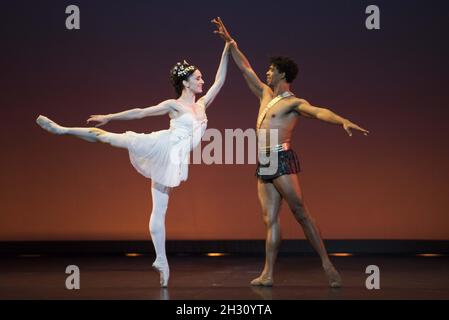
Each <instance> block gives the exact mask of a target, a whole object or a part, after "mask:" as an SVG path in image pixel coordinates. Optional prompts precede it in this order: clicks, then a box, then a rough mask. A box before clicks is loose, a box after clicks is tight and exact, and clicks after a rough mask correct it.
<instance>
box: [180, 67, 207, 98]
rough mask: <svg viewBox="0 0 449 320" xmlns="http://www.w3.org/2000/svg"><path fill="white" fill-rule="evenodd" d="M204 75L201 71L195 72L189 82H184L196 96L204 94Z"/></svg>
mask: <svg viewBox="0 0 449 320" xmlns="http://www.w3.org/2000/svg"><path fill="white" fill-rule="evenodd" d="M203 84H204V80H203V75H202V74H201V72H200V70H198V69H197V70H195V72H194V73H192V74H191V75H190V77H189V78H188V79H187V80H184V86H185V87H186V88H189V89H190V90H192V91H193V93H194V94H200V93H202V92H203Z"/></svg>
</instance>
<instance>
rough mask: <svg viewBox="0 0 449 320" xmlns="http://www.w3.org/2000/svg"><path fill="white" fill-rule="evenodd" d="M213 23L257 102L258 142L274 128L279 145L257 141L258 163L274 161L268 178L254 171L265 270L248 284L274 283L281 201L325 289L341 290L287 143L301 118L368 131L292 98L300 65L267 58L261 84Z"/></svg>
mask: <svg viewBox="0 0 449 320" xmlns="http://www.w3.org/2000/svg"><path fill="white" fill-rule="evenodd" d="M212 22H213V23H214V24H215V25H216V27H217V30H215V31H214V33H216V34H218V35H219V36H220V37H222V38H223V39H224V40H225V41H226V42H229V43H230V44H231V54H232V57H233V59H234V61H235V63H236V64H237V66H238V67H239V68H240V70H241V71H242V72H243V76H244V78H245V80H246V82H247V84H248V86H249V88H250V89H251V91H252V92H253V93H254V94H255V95H256V96H257V97H258V98H259V99H260V107H259V116H258V119H257V130H258V132H259V135H258V136H259V140H260V138H261V137H262V136H260V132H262V129H265V131H267V132H269V131H270V130H273V129H274V130H277V132H278V140H277V141H270V139H269V138H270V137H269V136H267V137H266V139H263V140H264V141H265V143H264V144H262V145H261V143H260V141H259V144H258V146H259V147H258V148H259V150H258V151H259V159H260V158H261V155H263V156H266V155H270V159H271V160H272V159H273V155H274V156H275V157H277V159H276V160H277V170H276V171H275V172H274V173H272V174H271V173H270V174H267V173H266V172H267V171H266V170H265V169H267V168H266V167H267V165H262V164H260V163H259V164H258V167H257V172H256V175H257V177H258V181H257V188H258V195H259V201H260V204H261V206H262V212H263V218H264V222H265V225H266V243H265V267H264V269H263V271H262V273H261V274H260V276H259V277H257V278H256V279H254V280H252V281H251V285H255V286H272V285H273V268H274V264H275V261H276V257H277V253H278V249H279V244H280V240H281V239H280V225H279V207H280V203H281V200H282V199H285V200H286V201H287V203H288V205H289V207H290V209H291V211H292V213H293V215H294V217H295V219H296V220H297V221H298V222H299V223H300V225H301V226H302V228H303V230H304V233H305V235H306V237H307V239H308V240H309V242H310V243H311V245H312V247H313V248H314V249H315V251H317V253H318V254H319V256H320V258H321V263H322V266H323V269H324V271H325V273H326V276H327V278H328V281H329V285H330V286H331V287H332V288H337V287H341V285H342V280H341V277H340V275H339V273H338V272H337V270H336V269H335V267H334V266H333V264H332V262H331V261H330V259H329V256H328V254H327V252H326V248H325V247H324V244H323V240H322V238H321V235H320V231H319V229H318V226H317V225H316V223H315V221H314V220H313V218H312V216H311V215H310V212H309V210H308V209H307V207H306V205H305V203H304V200H303V196H302V192H301V185H300V182H299V178H298V175H297V173H298V172H299V171H300V167H299V162H298V158H297V155H296V153H295V152H294V151H293V150H292V149H291V147H290V140H291V135H292V132H293V129H294V127H295V125H296V123H297V121H298V118H299V117H300V116H305V117H309V118H315V119H319V120H322V121H325V122H329V123H333V124H337V125H341V126H342V127H343V129H345V130H346V132H347V133H348V134H349V136H351V135H352V132H351V129H355V130H358V131H361V132H363V133H364V134H365V135H368V133H369V132H368V131H367V130H365V129H363V128H361V127H359V126H358V125H356V124H354V123H352V122H351V121H349V120H347V119H344V118H342V117H340V116H338V115H337V114H335V113H333V112H332V111H330V110H328V109H325V108H318V107H315V106H312V105H311V104H310V103H308V102H307V101H306V100H304V99H300V98H297V97H295V95H294V94H293V93H292V92H291V91H290V84H291V82H292V81H293V80H294V79H295V77H296V75H297V73H298V67H297V65H296V64H295V62H293V61H292V60H291V59H289V58H286V57H275V58H272V59H271V61H270V67H269V69H268V71H267V73H266V75H267V84H264V83H263V82H262V81H261V80H260V79H259V78H258V77H257V75H256V73H255V72H254V70H253V69H252V68H251V65H250V64H249V62H248V60H247V58H246V57H245V56H244V54H243V53H242V52H241V51H240V50H239V48H238V46H237V43H236V42H235V41H234V40H233V39H232V37H231V35H230V34H229V32H228V31H227V29H226V27H225V26H224V24H223V21H222V20H221V19H220V18H216V19H214V20H212ZM262 138H263V137H262ZM271 160H270V161H271ZM259 161H260V160H259ZM264 170H265V171H264Z"/></svg>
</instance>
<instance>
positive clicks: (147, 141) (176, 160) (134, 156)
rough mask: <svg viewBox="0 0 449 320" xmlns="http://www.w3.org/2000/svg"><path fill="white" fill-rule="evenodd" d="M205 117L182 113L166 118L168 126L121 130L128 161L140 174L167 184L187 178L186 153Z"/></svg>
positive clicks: (195, 141)
mask: <svg viewBox="0 0 449 320" xmlns="http://www.w3.org/2000/svg"><path fill="white" fill-rule="evenodd" d="M206 127H207V118H206V116H205V115H204V118H203V119H200V120H199V119H197V118H196V116H195V115H194V114H193V113H191V112H185V113H183V114H182V115H180V116H179V117H177V118H174V119H171V120H170V128H169V129H167V130H161V131H155V132H152V133H149V134H147V133H135V132H133V131H127V132H126V133H125V135H126V137H127V140H128V143H127V144H128V151H129V158H130V160H131V164H132V165H133V166H134V168H135V169H136V170H137V171H138V172H139V173H140V174H142V175H143V176H145V177H147V178H150V179H152V180H153V181H155V182H157V183H159V184H162V185H164V186H167V187H177V186H179V184H180V183H181V182H182V181H185V180H187V177H188V165H189V160H190V152H191V151H192V150H193V149H194V148H195V147H196V146H197V145H198V144H199V143H200V142H201V138H202V136H203V135H204V133H205V131H206Z"/></svg>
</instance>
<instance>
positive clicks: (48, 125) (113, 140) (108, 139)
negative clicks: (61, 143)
mask: <svg viewBox="0 0 449 320" xmlns="http://www.w3.org/2000/svg"><path fill="white" fill-rule="evenodd" d="M36 122H37V124H38V125H39V126H41V127H42V128H43V129H44V130H47V131H48V132H50V133H53V134H56V135H70V136H74V137H77V138H80V139H83V140H86V141H89V142H103V143H108V144H110V145H111V146H114V147H117V148H125V149H126V148H127V147H128V144H127V139H126V136H125V135H124V134H118V133H111V132H107V131H105V130H101V129H98V128H71V127H63V126H60V125H59V124H57V123H56V122H54V121H52V120H50V119H49V118H47V117H44V116H39V117H38V118H37V119H36Z"/></svg>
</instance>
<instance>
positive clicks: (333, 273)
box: [325, 267, 343, 288]
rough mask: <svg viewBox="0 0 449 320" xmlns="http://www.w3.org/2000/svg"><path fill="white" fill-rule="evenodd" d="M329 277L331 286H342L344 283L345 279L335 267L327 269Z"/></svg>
mask: <svg viewBox="0 0 449 320" xmlns="http://www.w3.org/2000/svg"><path fill="white" fill-rule="evenodd" d="M325 272H326V275H327V279H328V281H329V286H330V287H331V288H341V287H342V285H343V280H342V279H341V276H340V274H339V273H338V271H337V270H336V269H335V268H334V267H330V268H327V269H325Z"/></svg>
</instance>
